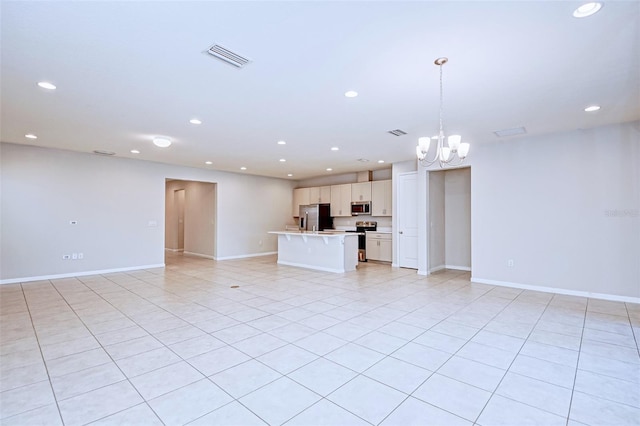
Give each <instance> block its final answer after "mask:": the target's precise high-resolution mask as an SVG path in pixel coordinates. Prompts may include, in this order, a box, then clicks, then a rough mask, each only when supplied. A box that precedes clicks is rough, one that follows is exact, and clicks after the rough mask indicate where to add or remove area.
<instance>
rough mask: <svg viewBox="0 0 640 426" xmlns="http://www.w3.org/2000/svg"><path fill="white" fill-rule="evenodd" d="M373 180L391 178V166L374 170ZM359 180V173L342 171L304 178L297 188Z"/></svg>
mask: <svg viewBox="0 0 640 426" xmlns="http://www.w3.org/2000/svg"><path fill="white" fill-rule="evenodd" d="M372 175H373V177H372V179H373V180H388V179H391V168H388V169H380V170H373V172H372ZM357 181H358V173H355V172H354V173H341V174H337V175H334V174H331V175H327V176H319V177H315V178H310V179H302V180H299V181H298V184H297V186H296V188H308V187H314V186H326V185H341V184H345V183H356V182H357Z"/></svg>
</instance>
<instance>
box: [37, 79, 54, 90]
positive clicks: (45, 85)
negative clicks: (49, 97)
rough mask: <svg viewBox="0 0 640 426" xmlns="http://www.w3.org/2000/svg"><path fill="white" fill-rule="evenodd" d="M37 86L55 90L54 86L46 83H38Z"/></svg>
mask: <svg viewBox="0 0 640 426" xmlns="http://www.w3.org/2000/svg"><path fill="white" fill-rule="evenodd" d="M38 86H40V87H42V88H43V89H48V90H55V88H56V86H55V84H52V83H49V82H48V81H40V82H38Z"/></svg>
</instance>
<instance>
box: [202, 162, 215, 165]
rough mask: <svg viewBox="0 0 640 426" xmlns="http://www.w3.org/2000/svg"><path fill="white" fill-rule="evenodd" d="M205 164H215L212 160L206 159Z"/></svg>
mask: <svg viewBox="0 0 640 426" xmlns="http://www.w3.org/2000/svg"><path fill="white" fill-rule="evenodd" d="M204 164H209V165H211V164H213V163H212V162H211V161H205V162H204Z"/></svg>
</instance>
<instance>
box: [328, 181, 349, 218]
mask: <svg viewBox="0 0 640 426" xmlns="http://www.w3.org/2000/svg"><path fill="white" fill-rule="evenodd" d="M331 216H333V217H340V216H351V184H350V183H346V184H344V185H331Z"/></svg>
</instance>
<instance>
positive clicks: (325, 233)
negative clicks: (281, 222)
mask: <svg viewBox="0 0 640 426" xmlns="http://www.w3.org/2000/svg"><path fill="white" fill-rule="evenodd" d="M269 234H276V235H302V236H305V237H342V236H345V235H347V236H348V235H353V236H354V237H355V236H358V233H357V232H346V231H335V230H334V231H269Z"/></svg>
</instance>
